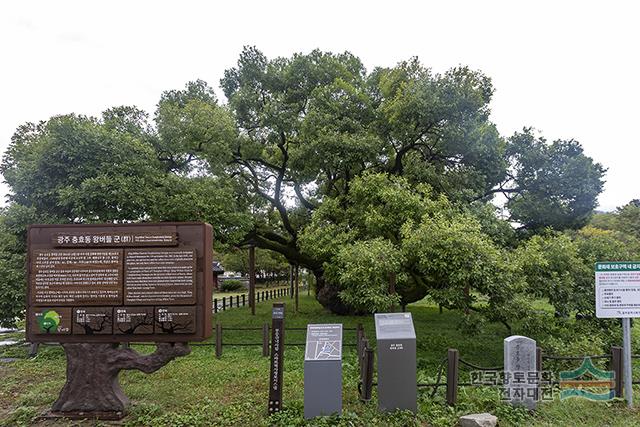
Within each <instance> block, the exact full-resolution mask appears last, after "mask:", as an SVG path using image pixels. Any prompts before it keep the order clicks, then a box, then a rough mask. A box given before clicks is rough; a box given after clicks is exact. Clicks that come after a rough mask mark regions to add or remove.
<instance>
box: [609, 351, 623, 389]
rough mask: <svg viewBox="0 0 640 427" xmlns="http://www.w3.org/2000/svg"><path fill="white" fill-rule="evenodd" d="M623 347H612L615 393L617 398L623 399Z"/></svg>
mask: <svg viewBox="0 0 640 427" xmlns="http://www.w3.org/2000/svg"><path fill="white" fill-rule="evenodd" d="M622 365H623V363H622V347H618V346H614V347H611V370H612V371H613V373H614V375H615V380H616V384H615V388H614V393H615V396H616V397H622V381H623V376H624V375H623V374H622Z"/></svg>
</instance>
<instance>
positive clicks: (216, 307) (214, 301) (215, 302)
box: [213, 298, 218, 313]
mask: <svg viewBox="0 0 640 427" xmlns="http://www.w3.org/2000/svg"><path fill="white" fill-rule="evenodd" d="M213 312H214V313H217V312H218V298H214V299H213Z"/></svg>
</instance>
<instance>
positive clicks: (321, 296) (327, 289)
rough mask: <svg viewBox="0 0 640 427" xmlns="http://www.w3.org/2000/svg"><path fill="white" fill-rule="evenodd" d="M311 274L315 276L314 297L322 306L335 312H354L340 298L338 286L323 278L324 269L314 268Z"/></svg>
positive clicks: (342, 313)
mask: <svg viewBox="0 0 640 427" xmlns="http://www.w3.org/2000/svg"><path fill="white" fill-rule="evenodd" d="M313 275H314V276H315V278H316V299H317V300H318V302H319V303H320V304H322V306H323V307H325V308H327V309H328V310H330V311H331V312H332V313H335V314H341V315H344V314H353V313H354V311H353V309H352V308H351V307H349V306H348V305H346V304H344V303H343V302H342V300H341V299H340V296H339V295H338V292H339V289H338V287H337V286H336V285H334V284H332V283H329V282H327V281H326V280H325V277H324V271H322V270H314V271H313Z"/></svg>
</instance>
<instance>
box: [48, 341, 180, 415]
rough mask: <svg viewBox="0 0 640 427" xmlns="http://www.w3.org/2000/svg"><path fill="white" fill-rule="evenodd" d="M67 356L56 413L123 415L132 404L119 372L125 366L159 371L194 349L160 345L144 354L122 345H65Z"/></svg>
mask: <svg viewBox="0 0 640 427" xmlns="http://www.w3.org/2000/svg"><path fill="white" fill-rule="evenodd" d="M62 347H63V348H64V351H65V353H66V355H67V381H66V383H65V385H64V387H63V388H62V391H61V392H60V396H59V397H58V400H56V402H55V403H54V404H53V406H52V407H51V411H52V413H53V414H54V415H64V416H67V417H91V418H105V419H113V418H116V419H118V418H121V417H122V416H124V413H125V410H126V408H127V406H128V404H129V399H128V398H127V396H126V395H125V394H124V392H123V391H122V388H121V387H120V383H119V381H118V374H119V373H120V371H121V370H125V369H138V370H140V371H142V372H145V373H151V372H154V371H157V370H158V369H160V368H161V367H163V366H164V365H166V364H167V363H169V362H170V361H171V360H173V359H175V358H176V357H178V356H184V355H187V354H189V353H190V352H191V349H190V348H189V347H188V345H186V344H182V343H178V344H169V343H158V344H156V351H155V352H153V353H152V354H149V355H140V354H138V353H137V352H136V351H134V350H132V349H130V348H121V347H118V344H88V343H79V344H72V343H68V344H62Z"/></svg>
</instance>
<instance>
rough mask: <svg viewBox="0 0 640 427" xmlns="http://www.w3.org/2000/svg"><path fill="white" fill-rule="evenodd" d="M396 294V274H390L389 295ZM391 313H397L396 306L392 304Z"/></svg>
mask: <svg viewBox="0 0 640 427" xmlns="http://www.w3.org/2000/svg"><path fill="white" fill-rule="evenodd" d="M395 294H396V273H394V272H391V273H389V295H395ZM390 311H391V312H392V313H393V312H394V311H396V306H395V304H391V308H390Z"/></svg>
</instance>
